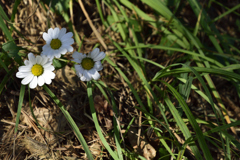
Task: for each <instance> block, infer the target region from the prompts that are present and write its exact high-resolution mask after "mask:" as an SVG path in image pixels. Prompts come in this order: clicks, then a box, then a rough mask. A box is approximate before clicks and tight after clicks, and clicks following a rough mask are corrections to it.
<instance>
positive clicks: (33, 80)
mask: <svg viewBox="0 0 240 160" xmlns="http://www.w3.org/2000/svg"><path fill="white" fill-rule="evenodd" d="M28 59H29V60H25V61H24V64H25V66H20V67H19V68H18V72H17V74H16V77H18V78H23V80H22V82H21V83H22V84H23V85H27V84H29V87H30V88H31V89H34V88H36V87H37V85H39V86H42V85H43V84H44V83H46V84H50V83H51V82H52V79H54V78H55V73H53V72H52V71H53V70H54V69H55V68H54V67H53V66H52V65H51V64H52V61H50V60H49V58H48V57H46V56H36V57H35V56H34V55H33V54H32V53H29V54H28Z"/></svg>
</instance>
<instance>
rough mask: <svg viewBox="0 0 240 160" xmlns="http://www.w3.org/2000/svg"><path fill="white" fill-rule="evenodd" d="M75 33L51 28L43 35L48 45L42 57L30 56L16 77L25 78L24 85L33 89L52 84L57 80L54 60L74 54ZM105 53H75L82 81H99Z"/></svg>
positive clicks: (77, 70) (30, 54)
mask: <svg viewBox="0 0 240 160" xmlns="http://www.w3.org/2000/svg"><path fill="white" fill-rule="evenodd" d="M72 37H73V33H72V32H68V33H66V28H62V29H59V28H54V29H52V28H50V29H48V32H47V33H46V32H44V33H43V39H44V40H45V41H46V44H45V45H44V46H43V47H42V50H43V51H42V53H41V55H37V56H34V54H33V53H29V54H28V60H25V61H24V64H25V65H24V66H20V67H19V68H18V72H17V74H16V76H17V77H18V78H23V79H22V81H21V83H22V84H23V85H27V84H29V87H30V88H31V89H34V88H36V87H37V85H38V86H42V85H44V84H45V83H46V84H50V83H51V82H52V79H54V78H55V73H54V72H53V71H54V69H55V68H54V66H53V65H52V60H53V59H54V58H60V57H61V56H62V55H65V54H66V53H67V52H72V51H73V47H72V46H71V45H72V44H73V43H74V40H73V38H72ZM105 55H106V54H105V53H104V52H100V50H99V49H98V48H95V49H94V50H93V51H92V52H90V53H89V54H87V55H86V54H83V53H79V52H76V51H75V52H74V53H73V55H72V57H73V61H74V62H75V65H74V66H75V70H76V74H77V76H78V77H79V78H80V80H81V81H90V80H92V79H94V80H97V79H99V78H100V74H99V73H98V71H100V70H102V69H103V66H102V63H101V60H102V59H103V58H104V57H105Z"/></svg>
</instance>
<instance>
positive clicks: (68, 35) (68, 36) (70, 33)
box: [61, 32, 73, 41]
mask: <svg viewBox="0 0 240 160" xmlns="http://www.w3.org/2000/svg"><path fill="white" fill-rule="evenodd" d="M72 36H73V33H72V32H68V33H66V34H64V35H63V36H62V38H61V41H64V40H65V39H68V38H71V37H72Z"/></svg>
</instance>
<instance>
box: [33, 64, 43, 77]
mask: <svg viewBox="0 0 240 160" xmlns="http://www.w3.org/2000/svg"><path fill="white" fill-rule="evenodd" d="M31 71H32V74H33V75H34V76H40V75H42V74H43V67H42V66H41V65H40V64H35V65H33V67H32V69H31Z"/></svg>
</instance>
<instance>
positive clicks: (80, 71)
mask: <svg viewBox="0 0 240 160" xmlns="http://www.w3.org/2000/svg"><path fill="white" fill-rule="evenodd" d="M74 67H75V70H76V72H77V75H78V76H79V77H81V76H82V75H83V72H84V69H83V68H82V66H80V65H74Z"/></svg>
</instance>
